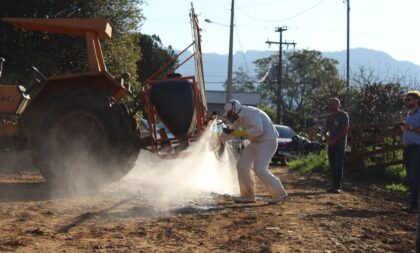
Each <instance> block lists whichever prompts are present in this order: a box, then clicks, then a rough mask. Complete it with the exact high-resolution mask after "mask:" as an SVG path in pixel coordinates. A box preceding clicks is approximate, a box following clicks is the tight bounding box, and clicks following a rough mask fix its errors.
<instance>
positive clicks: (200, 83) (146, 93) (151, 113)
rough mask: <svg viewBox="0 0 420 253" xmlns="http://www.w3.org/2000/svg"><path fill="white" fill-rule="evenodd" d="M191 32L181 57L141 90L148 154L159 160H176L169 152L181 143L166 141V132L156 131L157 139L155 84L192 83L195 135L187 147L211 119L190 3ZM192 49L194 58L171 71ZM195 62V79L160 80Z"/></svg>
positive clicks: (164, 66)
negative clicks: (165, 148) (152, 95)
mask: <svg viewBox="0 0 420 253" xmlns="http://www.w3.org/2000/svg"><path fill="white" fill-rule="evenodd" d="M190 17H191V29H192V33H193V37H194V41H193V42H192V43H191V44H190V45H189V46H188V47H186V48H185V49H184V50H182V51H181V52H180V53H178V54H177V55H175V57H173V58H172V59H171V60H169V61H168V62H167V63H165V64H164V65H162V67H161V68H160V69H159V70H158V71H156V72H155V73H154V74H153V75H152V76H151V77H149V78H148V79H147V81H146V84H145V85H144V86H143V89H142V96H141V97H140V99H141V104H143V106H144V109H145V113H146V114H147V119H148V120H147V124H148V128H149V131H150V135H151V136H150V137H151V143H150V150H151V151H152V152H154V153H156V154H158V155H159V156H161V157H164V158H173V157H178V156H179V153H180V152H174V150H173V149H172V147H173V145H176V144H178V145H180V141H179V140H178V139H176V138H167V134H166V132H165V129H159V131H160V137H161V138H160V139H158V138H157V131H158V130H157V127H156V124H157V119H158V114H157V112H156V108H155V106H154V105H153V104H152V103H151V101H150V89H151V87H152V86H153V85H154V84H156V83H157V82H159V81H162V80H185V81H188V82H189V83H191V85H192V89H193V95H194V113H195V117H194V118H195V120H196V124H195V126H196V131H193V134H191V135H190V136H188V137H187V142H188V143H187V144H189V142H190V141H196V140H198V138H199V137H200V136H201V135H202V134H203V132H204V129H205V127H206V125H207V124H208V123H209V122H210V120H211V116H210V114H209V112H208V110H207V101H206V97H205V86H204V74H203V64H202V53H201V44H200V39H201V36H200V31H201V29H200V28H199V25H198V18H197V16H196V14H195V12H194V7H193V5H192V3H191V14H190ZM191 47H193V54H192V55H190V56H189V57H187V58H186V59H185V60H184V61H183V62H181V63H180V64H178V65H177V66H175V67H172V66H173V65H174V64H175V62H176V61H177V60H178V59H179V57H180V56H181V55H182V54H184V53H185V52H187V50H188V49H189V48H191ZM193 58H194V60H195V68H196V75H197V76H186V77H173V78H167V77H166V76H165V77H163V78H159V77H160V76H161V75H162V73H163V72H164V71H165V70H167V69H168V68H171V67H172V68H171V71H170V74H172V73H174V72H175V70H176V69H178V68H179V67H181V66H182V65H183V64H185V63H186V62H187V61H189V60H190V59H193ZM168 144H169V145H170V146H171V149H170V151H169V152H168V151H162V150H159V147H162V146H163V145H168Z"/></svg>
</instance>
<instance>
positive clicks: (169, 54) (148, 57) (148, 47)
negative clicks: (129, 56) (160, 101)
mask: <svg viewBox="0 0 420 253" xmlns="http://www.w3.org/2000/svg"><path fill="white" fill-rule="evenodd" d="M139 37H140V39H139V46H140V48H141V56H142V57H141V60H140V61H139V62H137V74H138V76H139V80H140V82H141V83H143V82H144V81H146V80H147V79H148V78H150V77H151V76H152V75H153V74H154V73H155V72H156V71H158V70H159V69H160V67H161V66H163V65H164V64H165V63H167V62H169V61H170V60H171V59H172V58H173V57H174V56H175V52H174V50H173V49H172V47H171V46H169V47H168V48H167V49H165V48H163V45H162V41H161V40H160V38H159V36H157V35H146V34H139Z"/></svg>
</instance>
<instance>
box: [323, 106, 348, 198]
mask: <svg viewBox="0 0 420 253" xmlns="http://www.w3.org/2000/svg"><path fill="white" fill-rule="evenodd" d="M328 110H329V111H330V112H331V114H330V115H329V116H328V118H327V122H326V125H325V138H326V140H327V143H328V161H329V164H330V168H331V172H332V179H333V185H332V188H331V189H329V190H328V191H329V192H331V193H340V192H341V183H342V181H343V166H344V151H345V148H346V145H347V132H348V129H349V116H348V114H347V113H346V112H345V111H342V110H340V100H339V99H338V98H331V99H329V100H328Z"/></svg>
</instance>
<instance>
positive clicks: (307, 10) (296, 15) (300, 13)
mask: <svg viewBox="0 0 420 253" xmlns="http://www.w3.org/2000/svg"><path fill="white" fill-rule="evenodd" d="M323 1H324V0H319V1H318V2H317V3H316V4H314V5H312V6H311V7H309V8H307V9H305V10H303V11H301V12H298V13H297V14H294V15H292V16H289V17H286V18H281V19H276V20H266V19H260V18H257V17H254V16H252V15H250V14H249V13H246V12H245V11H243V10H242V9H241V8H239V7H236V8H237V9H238V10H239V11H240V12H242V14H244V15H245V16H248V17H249V18H252V19H254V20H257V21H260V22H265V23H270V22H271V23H274V22H281V21H286V20H289V19H293V18H296V17H298V16H300V15H303V14H305V13H307V12H309V11H310V10H312V9H313V8H315V7H317V6H318V5H320V4H321V3H322V2H323Z"/></svg>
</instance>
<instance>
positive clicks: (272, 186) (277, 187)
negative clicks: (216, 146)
mask: <svg viewBox="0 0 420 253" xmlns="http://www.w3.org/2000/svg"><path fill="white" fill-rule="evenodd" d="M224 111H225V113H224V116H225V117H226V118H227V119H228V121H229V122H230V124H231V129H224V131H223V132H224V133H222V134H221V135H220V137H219V138H220V140H221V141H226V140H229V139H233V138H238V137H245V138H248V140H249V141H250V144H248V145H247V146H246V147H245V149H244V150H243V153H242V154H241V156H240V158H239V160H238V162H237V165H236V168H237V170H238V180H239V188H240V193H241V196H240V197H234V201H235V202H236V203H254V202H255V189H254V178H253V176H252V175H251V168H253V169H254V172H255V175H257V176H258V177H259V178H260V179H261V181H262V182H263V183H264V184H265V186H266V188H267V190H268V192H269V193H270V195H271V199H269V200H268V203H270V204H277V203H280V202H282V201H284V200H286V199H287V197H288V195H287V193H286V191H285V190H284V187H283V185H282V183H281V181H280V179H279V178H277V177H276V176H274V175H273V174H272V173H271V172H270V171H269V165H270V161H271V158H272V156H273V155H274V152H275V151H276V149H277V137H278V132H277V130H276V129H275V127H274V126H273V123H272V121H271V119H270V118H269V117H268V116H267V114H266V113H265V112H263V111H262V110H260V109H258V108H255V107H252V106H245V105H242V104H241V103H240V102H239V101H237V100H235V99H233V100H230V101H229V102H228V103H226V104H225V107H224Z"/></svg>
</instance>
